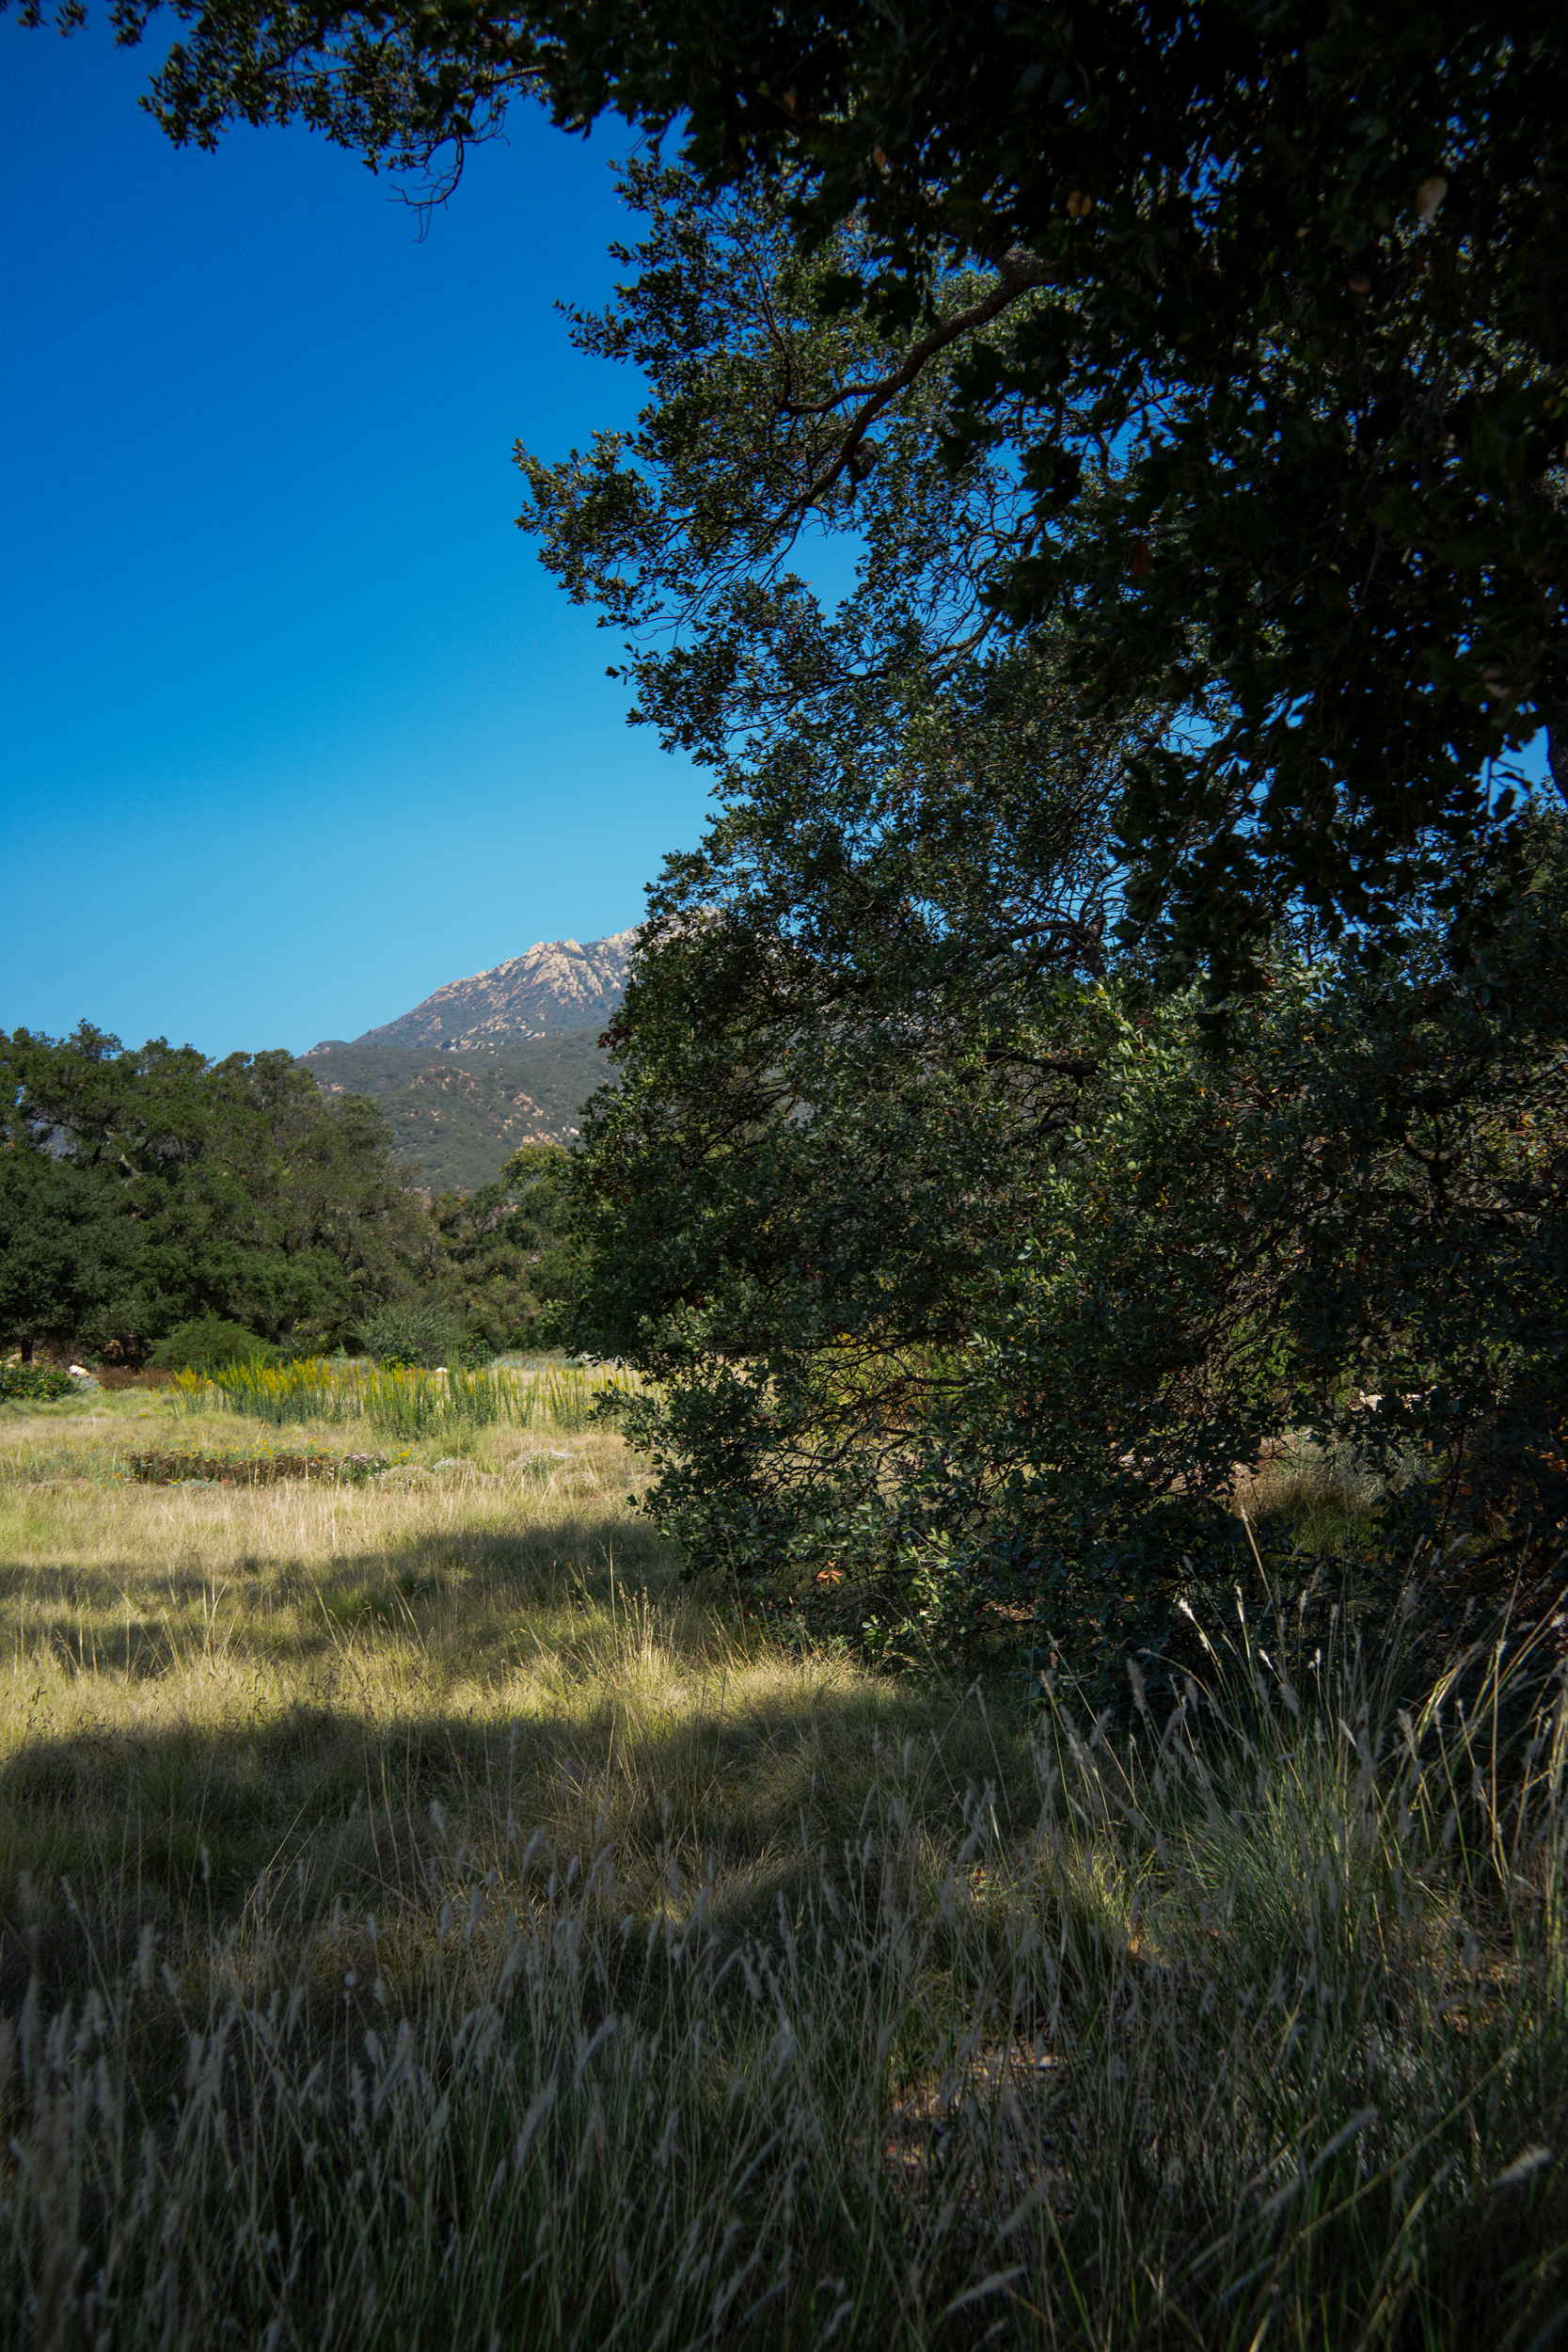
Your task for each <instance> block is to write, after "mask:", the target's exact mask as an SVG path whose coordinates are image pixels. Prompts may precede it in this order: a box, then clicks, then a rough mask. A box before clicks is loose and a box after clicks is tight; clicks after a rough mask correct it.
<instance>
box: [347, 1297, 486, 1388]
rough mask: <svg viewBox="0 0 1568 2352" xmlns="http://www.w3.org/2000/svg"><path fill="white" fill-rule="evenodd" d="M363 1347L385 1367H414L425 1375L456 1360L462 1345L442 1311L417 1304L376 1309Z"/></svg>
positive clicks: (456, 1332) (456, 1329)
mask: <svg viewBox="0 0 1568 2352" xmlns="http://www.w3.org/2000/svg"><path fill="white" fill-rule="evenodd" d="M362 1336H363V1339H364V1342H365V1345H366V1347H367V1348H368V1349H369V1350H370V1352H371V1354H372V1356H373V1357H374V1358H375V1359H376V1361H377V1362H378V1363H380V1364H385V1365H391V1366H396V1365H417V1366H422V1367H423V1368H424V1369H425V1370H426V1371H429V1370H431V1369H432V1368H433V1367H434V1366H435V1365H436V1364H446V1363H451V1362H452V1361H453V1360H455V1358H456V1355H457V1351H458V1348H459V1347H460V1345H461V1344H462V1335H461V1333H460V1331H459V1330H458V1327H457V1325H456V1324H455V1323H454V1322H453V1320H452V1318H451V1315H450V1314H449V1313H448V1311H446V1309H445V1308H444V1307H437V1306H433V1305H429V1304H427V1303H424V1302H422V1301H419V1300H416V1301H415V1302H414V1303H413V1304H411V1305H405V1306H398V1307H381V1308H378V1309H377V1310H376V1311H375V1313H374V1314H373V1315H372V1317H371V1318H370V1320H369V1322H368V1323H366V1324H365V1325H364V1327H363V1331H362Z"/></svg>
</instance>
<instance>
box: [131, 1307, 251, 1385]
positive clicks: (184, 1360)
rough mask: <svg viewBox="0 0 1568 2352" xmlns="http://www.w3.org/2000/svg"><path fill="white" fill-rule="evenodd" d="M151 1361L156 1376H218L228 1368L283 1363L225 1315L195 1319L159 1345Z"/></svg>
mask: <svg viewBox="0 0 1568 2352" xmlns="http://www.w3.org/2000/svg"><path fill="white" fill-rule="evenodd" d="M281 1361H282V1359H281V1357H280V1356H279V1354H278V1351H277V1348H276V1347H274V1346H273V1345H272V1343H271V1342H270V1341H268V1340H262V1339H258V1338H257V1336H256V1334H255V1332H254V1331H247V1330H246V1329H245V1325H244V1324H243V1323H226V1322H225V1321H224V1319H223V1317H222V1316H221V1315H195V1316H193V1317H192V1319H191V1320H190V1322H189V1323H180V1324H176V1326H175V1327H174V1329H173V1330H172V1331H170V1332H168V1333H167V1334H166V1337H165V1338H163V1339H161V1340H160V1341H159V1342H158V1344H157V1346H156V1347H155V1348H154V1349H153V1351H152V1354H151V1357H150V1362H151V1364H152V1367H153V1369H154V1371H156V1372H216V1371H218V1370H219V1369H220V1368H221V1367H223V1366H225V1365H228V1364H244V1363H259V1364H276V1363H280V1362H281Z"/></svg>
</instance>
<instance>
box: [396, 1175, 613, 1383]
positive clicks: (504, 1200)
mask: <svg viewBox="0 0 1568 2352" xmlns="http://www.w3.org/2000/svg"><path fill="white" fill-rule="evenodd" d="M570 1156H571V1155H570V1153H569V1152H567V1151H566V1150H565V1149H564V1148H563V1146H562V1145H560V1144H554V1143H525V1144H524V1145H523V1146H522V1147H521V1149H520V1150H518V1151H516V1152H513V1154H512V1156H511V1158H510V1159H509V1160H508V1161H507V1163H506V1166H505V1167H504V1168H502V1170H501V1172H500V1174H499V1177H498V1178H497V1179H496V1181H495V1183H494V1184H482V1185H481V1186H480V1187H479V1188H478V1190H477V1191H474V1192H470V1193H464V1194H459V1193H454V1192H450V1193H437V1194H436V1198H435V1200H433V1201H432V1202H431V1219H432V1222H433V1224H434V1227H435V1230H436V1235H437V1237H438V1243H439V1248H440V1251H441V1271H442V1279H443V1283H444V1286H445V1288H446V1290H447V1292H448V1294H449V1295H450V1296H451V1299H452V1302H453V1306H454V1308H455V1309H457V1310H458V1311H460V1312H461V1315H462V1319H463V1323H464V1325H465V1327H466V1329H467V1333H468V1335H469V1337H470V1339H471V1340H473V1341H475V1342H478V1343H482V1344H483V1345H485V1346H488V1347H492V1348H507V1347H548V1346H551V1345H553V1344H554V1343H555V1342H556V1340H557V1339H558V1338H559V1336H560V1325H561V1314H562V1305H563V1302H564V1301H565V1300H566V1298H567V1297H568V1296H569V1295H571V1294H572V1292H573V1290H574V1288H575V1285H576V1279H577V1273H578V1256H577V1252H576V1250H575V1249H574V1247H573V1243H572V1239H571V1236H570V1232H569V1231H568V1224H567V1206H566V1194H567V1184H566V1170H567V1164H568V1162H569V1160H570Z"/></svg>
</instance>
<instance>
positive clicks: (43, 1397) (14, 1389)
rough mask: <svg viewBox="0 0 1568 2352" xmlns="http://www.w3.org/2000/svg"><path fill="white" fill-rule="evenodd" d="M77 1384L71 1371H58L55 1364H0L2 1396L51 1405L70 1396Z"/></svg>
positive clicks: (0, 1395) (0, 1394)
mask: <svg viewBox="0 0 1568 2352" xmlns="http://www.w3.org/2000/svg"><path fill="white" fill-rule="evenodd" d="M75 1386H76V1383H75V1381H74V1380H72V1378H71V1375H70V1373H69V1372H59V1371H56V1369H55V1366H54V1365H53V1364H0V1397H7V1396H11V1397H19V1398H24V1399H25V1400H26V1401H27V1402H29V1403H32V1404H39V1405H49V1404H52V1403H53V1402H54V1400H55V1398H56V1397H59V1396H69V1395H70V1394H71V1391H72V1390H73V1389H74V1388H75Z"/></svg>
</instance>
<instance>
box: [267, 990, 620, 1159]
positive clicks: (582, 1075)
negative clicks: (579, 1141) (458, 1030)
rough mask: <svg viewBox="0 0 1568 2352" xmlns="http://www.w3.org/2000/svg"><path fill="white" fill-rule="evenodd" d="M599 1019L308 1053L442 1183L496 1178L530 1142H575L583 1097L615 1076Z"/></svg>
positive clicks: (306, 1060) (313, 1066)
mask: <svg viewBox="0 0 1568 2352" xmlns="http://www.w3.org/2000/svg"><path fill="white" fill-rule="evenodd" d="M599 1034H600V1033H599V1031H598V1030H596V1029H573V1030H567V1031H565V1032H564V1033H563V1034H562V1035H561V1036H559V1037H550V1038H539V1039H535V1040H531V1041H525V1042H521V1043H512V1044H508V1045H505V1046H498V1047H496V1048H495V1049H494V1050H490V1049H485V1050H483V1051H479V1052H474V1053H466V1054H459V1053H438V1054H437V1053H432V1052H431V1051H429V1050H428V1049H425V1050H423V1051H420V1050H419V1049H416V1048H409V1047H404V1046H398V1045H375V1044H368V1043H366V1042H364V1041H360V1042H359V1043H357V1044H353V1045H334V1046H333V1047H332V1048H331V1049H330V1051H324V1050H322V1049H320V1048H318V1049H317V1051H316V1052H315V1053H313V1054H309V1055H307V1056H304V1057H301V1058H300V1060H299V1062H298V1064H297V1065H296V1066H297V1067H298V1068H300V1069H302V1070H305V1071H308V1072H309V1074H310V1076H311V1077H312V1078H314V1080H315V1081H316V1084H317V1085H318V1086H319V1087H320V1088H321V1089H322V1091H323V1093H324V1094H325V1095H326V1096H327V1097H328V1098H329V1099H336V1098H338V1097H339V1096H341V1095H343V1094H360V1095H364V1096H366V1097H367V1098H368V1099H369V1100H370V1101H372V1102H373V1103H374V1104H375V1105H376V1107H377V1109H378V1110H379V1111H380V1112H381V1114H382V1117H383V1118H384V1119H385V1120H386V1121H387V1123H388V1127H389V1128H390V1130H391V1136H392V1149H393V1152H394V1153H395V1155H396V1157H397V1159H398V1161H399V1162H400V1163H401V1164H402V1165H403V1166H404V1167H406V1168H408V1169H410V1171H411V1172H412V1174H413V1176H414V1180H415V1182H416V1184H420V1185H421V1186H422V1187H424V1188H425V1189H426V1190H428V1191H432V1192H450V1191H456V1192H475V1191H477V1190H478V1189H479V1188H480V1186H481V1185H483V1184H494V1182H495V1180H496V1178H497V1177H498V1176H499V1174H500V1170H501V1167H502V1165H503V1163H504V1162H505V1160H506V1159H507V1158H508V1157H509V1155H510V1154H511V1153H512V1152H515V1151H516V1150H517V1148H518V1147H519V1145H521V1144H525V1143H562V1144H564V1143H569V1142H570V1141H571V1140H572V1139H573V1138H574V1137H575V1136H576V1135H577V1133H578V1126H579V1123H580V1120H581V1116H582V1106H583V1104H585V1103H586V1102H587V1100H588V1098H589V1096H590V1095H591V1094H593V1093H594V1091H595V1089H597V1088H599V1087H601V1086H603V1085H605V1084H606V1083H607V1082H609V1081H610V1080H611V1079H612V1078H613V1075H614V1073H613V1071H612V1069H611V1067H610V1062H609V1060H608V1058H607V1057H606V1056H605V1055H604V1053H603V1052H602V1051H601V1050H600V1047H599V1042H598V1040H599Z"/></svg>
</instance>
